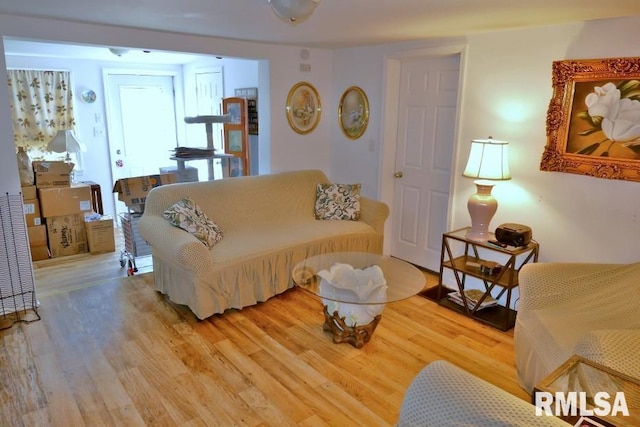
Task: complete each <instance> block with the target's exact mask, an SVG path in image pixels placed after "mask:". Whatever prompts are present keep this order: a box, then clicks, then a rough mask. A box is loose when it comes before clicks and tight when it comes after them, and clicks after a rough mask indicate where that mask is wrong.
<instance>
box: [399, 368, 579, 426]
mask: <svg viewBox="0 0 640 427" xmlns="http://www.w3.org/2000/svg"><path fill="white" fill-rule="evenodd" d="M535 410H536V408H535V406H533V405H532V404H530V403H528V402H525V401H524V400H522V399H519V398H517V397H516V396H514V395H512V394H509V393H507V392H506V391H504V390H501V389H499V388H498V387H496V386H494V385H493V384H489V383H488V382H486V381H484V380H482V379H480V378H477V377H475V376H473V375H471V374H469V373H468V372H466V371H464V370H462V369H460V368H458V367H457V366H455V365H453V364H451V363H449V362H447V361H444V360H436V361H434V362H431V363H429V364H428V365H427V366H426V367H425V368H423V369H422V371H420V373H419V374H418V375H416V377H415V378H414V379H413V381H412V382H411V384H410V385H409V388H408V389H407V391H406V392H405V395H404V398H403V400H402V406H401V408H400V416H399V419H398V423H397V426H398V427H442V426H460V427H462V426H466V427H471V426H478V427H489V426H492V427H501V426H502V427H512V426H541V427H543V426H544V427H567V426H569V425H570V424H568V423H566V422H564V421H562V420H561V419H560V418H556V417H552V416H536V414H535Z"/></svg>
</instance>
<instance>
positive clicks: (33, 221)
mask: <svg viewBox="0 0 640 427" xmlns="http://www.w3.org/2000/svg"><path fill="white" fill-rule="evenodd" d="M22 208H23V210H24V219H25V221H26V222H27V227H36V226H38V225H42V215H41V213H40V202H39V201H38V199H29V200H23V202H22Z"/></svg>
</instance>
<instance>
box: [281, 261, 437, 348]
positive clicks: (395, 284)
mask: <svg viewBox="0 0 640 427" xmlns="http://www.w3.org/2000/svg"><path fill="white" fill-rule="evenodd" d="M292 275H293V281H294V282H295V284H296V285H297V286H299V287H300V288H302V289H304V290H306V291H308V292H311V293H313V294H314V295H317V296H319V297H320V299H321V300H322V303H323V305H324V317H325V322H324V326H323V329H324V330H325V331H329V332H331V333H332V334H333V342H334V343H336V344H337V343H343V342H348V343H350V344H351V345H353V346H354V347H356V348H361V347H362V346H363V345H364V343H366V342H368V341H369V340H370V339H371V336H372V335H373V331H374V330H375V328H376V326H378V323H379V322H380V319H381V318H382V310H383V309H384V307H385V305H386V304H387V303H391V302H395V301H400V300H403V299H406V298H409V297H410V296H413V295H416V294H417V293H418V292H420V291H422V290H423V289H424V287H425V284H426V277H425V275H424V274H423V273H422V272H421V271H420V270H419V269H418V268H416V267H415V266H413V265H411V264H409V263H408V262H405V261H402V260H399V259H397V258H393V257H390V256H386V255H379V254H374V253H365V252H333V253H327V254H322V255H317V256H313V257H310V258H307V259H305V260H304V261H302V262H300V263H298V264H297V265H296V266H295V267H294V268H293V272H292Z"/></svg>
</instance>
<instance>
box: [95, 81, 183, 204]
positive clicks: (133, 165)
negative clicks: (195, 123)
mask: <svg viewBox="0 0 640 427" xmlns="http://www.w3.org/2000/svg"><path fill="white" fill-rule="evenodd" d="M174 86H175V76H174V75H145V74H126V73H112V72H107V73H106V74H105V88H106V89H105V93H106V95H107V96H106V111H107V125H108V132H109V138H108V143H109V153H110V158H111V175H112V182H116V181H117V180H118V179H120V178H126V177H131V176H140V175H154V174H158V173H160V168H161V167H168V166H175V164H174V162H173V161H171V160H170V157H171V151H172V150H173V149H174V148H175V147H176V146H177V145H178V135H177V124H176V99H175V95H174ZM114 197H116V196H114ZM114 202H115V206H116V212H125V211H126V206H125V205H124V204H123V203H122V202H120V201H118V200H117V197H116V199H115V200H114Z"/></svg>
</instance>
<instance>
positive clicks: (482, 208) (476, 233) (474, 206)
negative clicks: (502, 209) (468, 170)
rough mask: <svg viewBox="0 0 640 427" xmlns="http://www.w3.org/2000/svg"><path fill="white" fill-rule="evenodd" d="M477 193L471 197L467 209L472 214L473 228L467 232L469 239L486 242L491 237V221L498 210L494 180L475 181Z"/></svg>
mask: <svg viewBox="0 0 640 427" xmlns="http://www.w3.org/2000/svg"><path fill="white" fill-rule="evenodd" d="M474 184H475V185H476V191H477V192H476V193H475V194H472V195H471V197H469V201H468V202H467V209H468V210H469V215H470V216H471V230H469V232H468V233H467V239H469V240H474V241H478V242H486V241H487V240H489V239H491V235H490V234H489V223H490V222H491V218H493V215H494V214H495V213H496V211H497V210H498V201H497V200H496V199H495V198H494V197H493V196H492V195H491V190H492V189H493V186H494V184H493V182H491V181H483V180H478V181H475V182H474Z"/></svg>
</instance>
